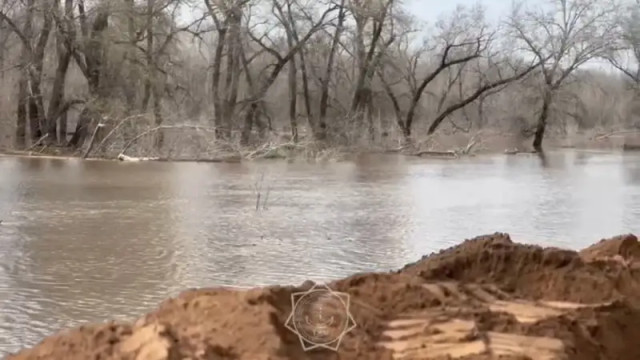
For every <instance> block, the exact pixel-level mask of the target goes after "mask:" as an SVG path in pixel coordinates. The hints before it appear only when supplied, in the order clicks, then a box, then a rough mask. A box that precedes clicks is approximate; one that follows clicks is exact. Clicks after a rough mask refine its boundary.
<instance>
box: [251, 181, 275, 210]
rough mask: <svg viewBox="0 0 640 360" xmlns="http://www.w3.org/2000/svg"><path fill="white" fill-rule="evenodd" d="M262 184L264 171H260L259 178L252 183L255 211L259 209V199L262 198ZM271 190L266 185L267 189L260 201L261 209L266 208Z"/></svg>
mask: <svg viewBox="0 0 640 360" xmlns="http://www.w3.org/2000/svg"><path fill="white" fill-rule="evenodd" d="M263 184H264V173H261V175H260V180H259V181H257V182H256V184H255V185H254V188H255V192H256V211H260V200H261V199H262V185H263ZM270 192H271V186H267V191H266V193H265V195H264V200H263V201H262V210H267V202H268V201H269V193H270Z"/></svg>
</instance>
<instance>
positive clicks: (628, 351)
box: [8, 234, 640, 360]
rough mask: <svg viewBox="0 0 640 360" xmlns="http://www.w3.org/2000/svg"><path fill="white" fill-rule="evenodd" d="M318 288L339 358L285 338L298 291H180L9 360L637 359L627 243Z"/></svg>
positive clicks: (638, 251)
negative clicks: (338, 314)
mask: <svg viewBox="0 0 640 360" xmlns="http://www.w3.org/2000/svg"><path fill="white" fill-rule="evenodd" d="M327 285H328V287H329V288H330V289H333V290H335V291H339V292H345V293H348V294H349V299H350V303H349V310H350V313H351V315H352V318H353V320H354V321H355V323H356V326H355V328H354V329H353V330H351V331H350V332H348V333H347V334H346V335H345V336H344V337H343V339H342V341H341V343H340V344H339V349H338V351H332V350H326V349H314V350H309V351H304V349H303V347H302V344H301V342H300V339H299V338H298V337H297V335H296V334H295V333H294V332H292V331H290V330H289V329H288V328H286V327H285V324H286V323H287V320H288V317H289V315H290V314H291V310H292V302H291V295H292V294H293V293H295V292H302V291H306V290H309V289H310V288H311V287H312V286H313V284H311V283H305V284H302V285H301V286H299V287H268V288H259V289H252V290H242V291H239V290H232V289H225V288H216V289H200V290H189V291H185V292H184V293H182V294H180V295H179V296H177V297H176V298H173V299H169V300H167V301H165V302H164V303H162V304H161V305H160V306H159V307H158V309H157V310H155V311H153V312H152V313H150V314H147V315H145V316H143V317H141V318H140V319H138V320H137V321H136V322H135V323H120V322H111V323H107V324H98V325H87V326H83V327H80V328H77V329H74V330H69V331H64V332H61V333H59V334H55V335H53V336H50V337H48V338H46V339H45V340H43V341H42V342H41V343H40V344H38V345H37V346H35V347H33V348H31V349H25V350H23V351H21V352H19V353H17V354H13V355H10V356H8V359H12V360H31V359H70V360H71V359H132V360H133V359H139V360H143V359H144V360H161V359H246V360H267V359H270V360H284V359H291V360H305V359H345V360H346V359H354V360H355V359H358V360H367V359H371V360H373V359H376V360H378V359H380V360H383V359H411V360H413V359H498V358H500V359H536V360H537V359H594V360H595V359H633V360H636V359H640V245H639V244H638V240H637V238H636V237H635V236H633V235H625V236H619V237H616V238H613V239H608V240H602V241H601V242H598V243H596V244H594V245H593V246H591V247H589V248H587V249H584V250H583V251H580V252H575V251H568V250H563V249H556V248H541V247H538V246H529V245H522V244H517V243H514V242H513V241H512V240H511V239H510V237H509V235H507V234H493V235H488V236H481V237H478V238H475V239H471V240H467V241H464V242H463V243H461V244H459V245H457V246H455V247H452V248H450V249H447V250H443V251H441V252H439V253H436V254H431V255H428V256H425V257H424V258H423V259H421V260H420V261H418V262H416V263H414V264H410V265H407V266H405V267H404V268H403V269H401V270H399V271H396V272H392V273H367V274H358V275H354V276H351V277H349V278H346V279H343V280H339V281H335V282H332V283H330V284H327ZM336 309H337V308H334V309H333V310H336ZM330 310H331V309H330Z"/></svg>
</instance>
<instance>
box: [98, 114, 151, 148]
mask: <svg viewBox="0 0 640 360" xmlns="http://www.w3.org/2000/svg"><path fill="white" fill-rule="evenodd" d="M144 115H145V114H137V115H131V116H127V117H126V118H124V119H122V120H121V121H120V122H118V124H117V125H116V126H114V127H113V129H111V131H109V133H108V134H107V136H105V137H104V139H102V141H101V142H100V144H99V145H98V147H97V148H96V150H97V151H100V149H102V148H103V147H104V145H105V144H106V143H107V140H108V139H109V138H110V137H111V136H112V135H113V134H114V133H115V132H116V130H118V128H120V126H122V124H124V123H125V122H127V121H129V120H132V119H135V118H138V117H142V116H144Z"/></svg>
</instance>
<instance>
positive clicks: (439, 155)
mask: <svg viewBox="0 0 640 360" xmlns="http://www.w3.org/2000/svg"><path fill="white" fill-rule="evenodd" d="M328 150H330V151H335V155H336V156H337V157H338V158H340V161H344V160H350V159H352V158H355V157H358V156H360V155H381V156H386V155H399V156H405V157H408V158H423V159H446V160H457V159H463V158H469V157H476V156H492V155H507V156H517V155H539V154H538V153H536V152H533V151H513V150H510V149H504V150H502V151H499V150H496V149H494V150H485V151H477V152H474V153H469V154H462V153H457V152H455V151H453V150H451V151H418V152H415V153H408V152H403V151H401V150H395V149H391V150H380V149H378V150H375V149H373V150H358V151H354V152H349V151H340V150H333V149H328ZM566 150H574V151H580V152H594V153H633V152H636V151H639V150H640V149H635V148H633V149H625V148H624V147H601V146H548V147H547V148H545V152H556V151H566ZM543 154H544V153H543ZM0 157H17V158H27V159H33V158H39V159H53V160H86V161H111V162H190V163H239V162H244V161H254V160H292V159H296V158H297V156H296V155H295V154H293V155H292V156H274V157H257V158H248V157H244V156H241V155H238V154H235V155H234V154H226V155H221V156H218V157H212V158H157V157H130V156H126V155H122V154H121V155H119V156H117V157H115V158H109V157H87V158H83V157H82V155H81V154H78V155H73V154H55V153H47V152H43V153H40V152H37V151H22V150H12V149H0Z"/></svg>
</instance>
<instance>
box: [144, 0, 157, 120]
mask: <svg viewBox="0 0 640 360" xmlns="http://www.w3.org/2000/svg"><path fill="white" fill-rule="evenodd" d="M154 5H155V0H147V24H146V28H147V48H146V49H145V60H146V62H147V64H146V65H147V76H146V77H145V79H144V95H143V96H142V110H143V111H147V109H148V108H149V100H150V99H151V95H152V94H151V93H152V91H153V90H152V89H151V87H152V86H153V82H155V80H156V79H155V68H154V64H153V40H154V39H153V38H154V35H153V9H154Z"/></svg>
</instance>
